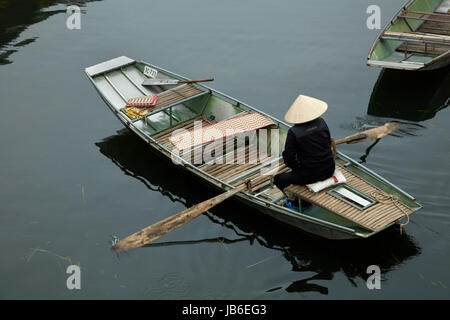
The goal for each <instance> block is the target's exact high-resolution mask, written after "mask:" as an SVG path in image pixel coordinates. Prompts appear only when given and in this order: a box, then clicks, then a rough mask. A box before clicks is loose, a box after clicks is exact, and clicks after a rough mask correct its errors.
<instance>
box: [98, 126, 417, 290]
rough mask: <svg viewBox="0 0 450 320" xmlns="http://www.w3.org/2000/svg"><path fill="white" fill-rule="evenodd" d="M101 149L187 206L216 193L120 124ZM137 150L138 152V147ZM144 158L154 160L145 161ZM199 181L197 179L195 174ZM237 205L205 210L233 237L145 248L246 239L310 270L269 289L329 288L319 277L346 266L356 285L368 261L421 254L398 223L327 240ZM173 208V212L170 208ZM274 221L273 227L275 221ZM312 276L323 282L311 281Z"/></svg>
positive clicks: (393, 262)
mask: <svg viewBox="0 0 450 320" xmlns="http://www.w3.org/2000/svg"><path fill="white" fill-rule="evenodd" d="M96 145H97V146H98V147H99V149H100V152H101V153H102V154H103V155H105V156H106V157H108V158H109V159H111V161H113V162H114V164H116V165H117V166H118V167H119V168H120V169H121V170H122V171H123V173H124V174H125V175H128V176H131V177H134V178H136V179H138V180H139V181H141V182H142V183H143V184H144V185H145V186H146V187H147V188H149V189H151V190H153V191H158V192H160V193H161V194H162V195H163V196H165V197H168V198H169V199H170V200H171V201H177V202H180V203H182V204H183V205H185V206H186V207H190V206H192V205H194V204H196V203H198V202H201V201H203V200H205V198H208V197H211V196H213V195H215V193H214V192H213V191H210V190H211V189H210V188H208V187H207V185H206V184H204V186H202V185H200V187H199V188H186V187H185V185H184V184H180V183H178V181H180V179H183V180H184V179H187V181H189V180H188V179H196V178H195V177H194V176H191V175H190V174H189V173H187V172H185V171H182V170H179V169H176V170H174V165H173V164H172V163H171V162H170V161H167V160H163V159H162V158H160V157H159V156H158V155H157V154H155V153H153V152H152V150H151V148H149V147H148V146H147V145H146V144H145V143H144V142H143V141H141V139H139V138H138V137H136V136H135V135H134V134H133V133H132V132H129V131H127V130H121V131H119V132H118V134H116V135H113V136H110V137H108V138H105V139H103V141H101V142H98V143H96ZM136 150H139V154H138V153H136ZM148 163H152V164H153V165H151V166H149V165H148ZM198 181H199V182H201V181H200V180H198ZM236 206H242V204H241V203H240V202H238V201H235V200H233V199H230V200H228V201H227V202H224V203H222V204H221V205H219V206H217V207H215V208H214V209H212V210H210V211H209V212H206V213H205V215H206V216H207V217H208V218H209V220H210V221H211V222H213V223H217V224H220V225H222V226H223V227H225V228H228V229H231V230H233V231H234V233H235V234H236V238H234V239H227V238H221V237H219V238H209V239H201V240H189V239H186V241H175V242H158V243H151V244H148V245H146V246H145V248H151V247H155V246H158V247H159V246H186V245H193V244H197V243H203V242H222V243H225V244H229V245H232V244H233V243H237V242H248V243H249V244H250V245H256V244H258V245H261V246H263V247H266V248H269V249H271V250H275V251H279V252H281V253H282V256H283V257H284V258H285V259H286V260H287V261H289V263H290V264H291V265H292V271H294V272H313V273H315V274H314V275H313V276H311V277H306V278H305V277H304V276H303V278H301V279H299V280H297V281H294V282H293V283H291V284H290V285H288V286H283V287H275V288H267V292H272V291H277V290H286V291H287V292H312V291H314V292H318V293H321V294H328V288H327V287H326V286H324V284H323V280H332V279H333V276H334V273H335V272H341V271H342V272H344V273H345V275H346V277H347V279H348V280H349V281H350V282H351V283H352V284H353V285H354V286H357V281H358V278H359V279H367V277H368V276H369V275H368V274H367V273H366V271H367V267H368V266H370V265H378V266H379V267H380V269H381V272H382V274H386V273H388V272H390V271H391V270H393V269H394V268H395V267H396V266H397V265H398V264H400V263H403V262H404V261H405V260H408V259H411V258H412V257H414V256H416V255H418V254H420V252H421V250H420V248H418V247H417V246H416V245H415V244H414V242H413V241H412V239H411V238H410V237H409V236H408V235H407V234H405V232H404V233H403V234H402V235H400V234H399V232H398V229H397V228H390V229H388V230H386V231H385V232H383V233H382V235H379V234H377V235H375V236H373V237H371V238H369V239H364V240H349V241H345V240H341V241H330V240H326V239H323V238H316V237H313V236H310V235H308V234H306V233H303V232H300V231H298V230H297V229H294V228H292V227H289V226H285V225H282V224H280V223H278V222H276V221H274V220H273V219H271V218H270V217H267V216H265V215H263V214H259V213H258V212H257V211H256V210H254V209H252V208H250V207H246V209H245V210H246V212H247V213H248V214H245V215H242V214H239V213H238V212H236ZM174 213H175V212H174ZM275 224H276V227H274V225H275ZM315 280H322V281H320V283H321V284H316V283H314V281H315Z"/></svg>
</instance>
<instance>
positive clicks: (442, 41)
mask: <svg viewBox="0 0 450 320" xmlns="http://www.w3.org/2000/svg"><path fill="white" fill-rule="evenodd" d="M449 10H450V0H444V1H442V0H430V1H412V3H411V4H410V5H409V6H408V7H406V9H402V11H401V12H400V13H399V14H398V15H397V17H396V19H395V20H394V21H392V23H391V25H390V26H389V27H388V28H386V30H384V32H383V33H382V34H381V35H380V37H379V42H378V44H377V45H376V47H375V48H374V50H373V53H374V55H373V56H372V59H371V62H372V63H375V61H374V60H383V61H385V62H390V63H393V65H394V64H395V63H403V64H405V63H412V64H414V63H421V64H427V63H429V62H431V61H432V60H434V59H435V58H437V57H439V56H441V55H443V54H445V53H447V52H448V51H449V50H450V13H449ZM412 68H413V67H412Z"/></svg>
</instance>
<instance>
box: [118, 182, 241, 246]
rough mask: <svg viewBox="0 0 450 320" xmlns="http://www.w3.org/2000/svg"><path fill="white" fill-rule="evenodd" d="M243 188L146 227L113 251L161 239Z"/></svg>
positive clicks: (121, 242)
mask: <svg viewBox="0 0 450 320" xmlns="http://www.w3.org/2000/svg"><path fill="white" fill-rule="evenodd" d="M242 189H243V188H242V187H241V188H235V189H233V190H230V191H227V192H225V193H222V194H220V195H218V196H216V197H214V198H211V199H208V200H206V201H203V202H201V203H199V204H196V205H195V206H192V207H190V208H188V209H186V210H184V211H182V212H180V213H177V214H175V215H173V216H171V217H168V218H166V219H164V220H161V221H159V222H157V223H155V224H152V225H151V226H148V227H146V228H144V229H142V230H140V231H138V232H136V233H134V234H132V235H130V236H128V237H126V238H125V239H122V240H120V241H119V242H117V243H116V244H115V245H114V246H113V249H114V250H116V251H127V250H130V249H133V248H137V247H141V246H143V245H145V244H147V243H150V242H152V241H154V240H157V239H159V238H161V237H162V236H164V235H166V234H168V233H169V232H171V231H173V230H175V229H177V228H179V227H181V226H183V225H185V224H187V223H188V222H190V221H191V220H193V219H195V218H196V217H198V216H200V215H201V214H202V213H203V212H205V211H207V210H209V209H211V208H212V207H214V206H216V205H218V204H219V203H221V202H222V201H224V200H226V199H228V198H230V197H232V196H233V195H235V194H236V193H238V192H240V191H241V190H242Z"/></svg>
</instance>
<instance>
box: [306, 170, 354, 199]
mask: <svg viewBox="0 0 450 320" xmlns="http://www.w3.org/2000/svg"><path fill="white" fill-rule="evenodd" d="M345 182H347V179H345V177H344V175H343V174H342V172H341V171H339V170H338V169H336V171H334V173H333V176H332V177H331V178H328V179H326V180H323V181H319V182H315V183H311V184H307V185H306V186H307V187H308V189H309V191H311V192H314V193H317V192H320V191H322V190H323V189H326V188H328V187H331V186H334V185H338V184H341V183H345Z"/></svg>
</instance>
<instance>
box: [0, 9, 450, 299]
mask: <svg viewBox="0 0 450 320" xmlns="http://www.w3.org/2000/svg"><path fill="white" fill-rule="evenodd" d="M402 2H403V1H402V0H396V1H388V0H376V1H365V0H364V1H349V0H347V1H339V2H337V1H332V0H326V1H294V0H289V1H287V0H286V1H279V2H273V1H266V0H258V1H256V0H249V1H245V2H244V3H243V2H242V1H235V0H231V1H214V0H213V1H210V0H208V1H206V0H191V1H182V0H171V1H164V2H163V1H145V2H144V1H137V0H129V1H119V0H105V1H95V2H90V1H74V2H69V1H45V2H44V1H0V5H1V6H0V12H1V13H0V29H1V33H0V64H1V65H0V97H1V116H0V150H1V157H0V161H1V166H0V203H1V207H0V208H1V214H0V298H4V299H5V298H6V299H15V298H44V299H45V298H62V299H73V298H75V299H76V298H88V299H89V298H136V299H141V298H144V299H186V298H193V299H222V298H237V299H240V298H243V299H302V298H306V299H328V298H333V299H400V298H401V299H403V298H413V299H430V298H437V299H442V298H444V299H448V298H449V297H450V294H449V290H450V288H449V287H450V276H449V274H448V270H449V266H450V256H449V255H450V251H449V247H450V237H449V229H450V210H449V209H450V201H449V200H450V199H449V198H450V196H449V195H450V183H449V169H450V167H449V163H450V161H449V160H450V129H449V126H448V123H449V121H450V113H449V110H448V108H447V109H446V108H445V104H446V101H447V103H448V98H449V96H450V93H449V91H450V83H449V80H450V78H449V69H448V68H447V69H444V70H440V71H438V72H428V73H424V74H423V75H422V74H417V75H411V74H409V73H405V72H390V71H386V72H383V73H380V69H374V68H369V67H366V66H365V57H366V55H367V52H368V50H369V48H370V46H371V44H372V42H373V40H374V39H375V37H376V35H377V33H378V31H377V30H368V29H367V28H366V18H367V14H366V8H367V6H368V5H369V4H377V5H379V6H380V7H381V9H382V12H381V13H382V23H385V22H386V21H387V20H388V19H389V18H390V17H391V16H392V15H393V14H394V13H395V11H396V10H397V9H398V8H399V7H400V6H401V4H402ZM30 3H31V4H30ZM75 3H77V4H79V5H82V11H83V14H82V17H81V30H68V29H67V28H66V19H67V17H68V16H67V15H66V13H65V10H66V6H67V4H75ZM119 55H127V56H129V57H131V58H134V59H142V60H145V61H148V62H152V63H154V64H156V65H159V66H162V67H164V68H167V69H169V70H172V71H174V72H177V73H179V74H183V75H186V76H188V77H190V78H201V77H206V76H214V77H215V79H216V80H215V82H214V83H213V87H215V88H217V89H218V90H220V91H223V92H225V93H228V94H230V95H232V96H235V97H237V98H238V99H240V100H243V101H245V102H247V103H249V104H251V105H254V106H256V107H258V108H260V109H261V110H263V111H265V112H268V113H270V114H273V115H275V116H277V117H279V118H282V117H283V115H284V112H285V111H286V109H287V107H288V106H289V105H290V104H291V103H292V101H293V100H294V99H295V97H296V96H297V95H298V94H300V93H303V94H307V95H311V96H314V97H317V98H320V99H323V100H325V101H327V102H328V103H329V109H328V111H327V113H326V114H325V116H324V117H325V119H326V121H327V122H328V124H329V127H330V128H331V131H332V134H333V136H334V137H336V138H340V137H344V136H347V135H349V134H352V133H354V132H355V131H357V130H359V129H362V128H366V127H370V126H372V125H380V124H383V123H384V122H386V121H388V120H390V119H391V118H392V117H393V118H396V119H398V120H399V121H400V122H401V125H400V130H399V131H398V132H396V133H395V134H394V135H392V136H388V137H386V138H384V139H382V140H381V141H380V142H378V143H377V144H376V145H375V146H371V145H370V144H368V143H366V144H355V145H345V146H342V148H341V150H342V151H344V152H345V153H346V154H348V155H350V156H352V157H354V158H355V159H360V160H361V161H365V163H366V165H367V166H368V167H370V168H372V169H374V170H375V171H377V172H378V173H379V174H381V175H383V176H384V177H386V178H387V179H388V180H391V181H392V182H394V183H395V184H397V185H398V186H399V187H401V188H403V189H405V190H406V191H408V192H409V193H411V194H413V195H415V196H416V197H417V199H418V201H419V202H420V203H421V204H422V205H423V206H424V208H423V209H422V210H420V211H419V212H418V213H416V214H414V215H412V217H411V222H410V223H409V224H408V226H407V227H406V228H405V232H404V233H403V235H400V234H399V233H398V230H396V229H390V230H387V231H386V232H383V233H381V234H379V235H377V236H375V237H373V238H371V239H368V240H367V241H351V242H332V241H326V240H321V239H317V238H313V237H311V236H309V235H306V234H304V233H301V232H298V231H296V230H293V229H289V228H288V229H286V227H285V226H283V225H280V224H277V223H274V221H272V220H270V219H267V218H264V217H262V216H261V215H259V214H258V212H256V211H254V210H251V209H249V208H246V207H242V206H240V205H239V204H238V203H237V202H234V201H233V200H230V201H229V202H226V203H224V204H222V205H221V206H219V207H217V208H215V209H213V210H211V211H210V212H207V213H206V214H204V215H202V216H201V217H199V218H197V219H196V220H194V221H192V222H191V223H190V224H188V225H186V226H184V227H183V228H181V229H179V230H177V231H175V232H173V233H171V234H168V235H167V236H165V237H164V238H162V239H160V240H159V241H158V243H156V244H153V245H151V246H147V247H144V248H141V249H138V250H134V251H132V252H130V253H129V254H122V255H120V256H117V255H116V254H115V253H114V252H112V251H111V250H110V245H111V238H112V236H117V237H119V238H121V237H125V236H126V235H128V234H130V233H133V232H135V231H137V230H139V229H141V228H142V227H144V226H146V225H149V224H151V223H153V222H156V221H158V220H160V219H163V218H165V217H167V216H169V215H171V214H173V213H176V212H178V211H180V210H182V209H184V208H185V207H187V206H190V205H193V204H195V203H197V202H199V201H201V200H204V199H206V198H207V197H210V196H213V195H214V193H213V191H212V190H210V189H209V188H208V187H207V186H205V185H203V184H201V183H200V182H199V181H197V180H194V179H192V177H190V176H187V175H186V174H184V173H183V172H180V171H177V170H176V169H174V167H173V166H172V165H171V163H170V162H168V161H162V160H161V159H160V158H159V157H158V156H156V155H155V154H153V153H152V152H151V151H150V149H149V147H147V146H146V145H145V144H144V143H143V142H141V141H140V140H139V138H137V137H135V136H134V135H133V134H131V133H130V132H128V131H126V130H123V129H122V126H121V124H120V123H119V122H118V121H117V120H116V119H115V117H114V116H113V115H112V114H111V113H110V112H109V111H108V110H107V108H106V106H105V104H104V103H103V102H102V101H101V99H100V98H99V97H98V95H97V93H96V92H95V90H94V89H93V87H92V86H91V84H90V82H89V81H88V79H87V78H86V76H85V75H84V72H83V70H84V68H85V67H87V66H90V65H93V64H95V63H98V62H100V61H104V60H107V59H110V58H113V57H116V56H119ZM77 263H79V264H80V266H81V268H82V269H81V286H82V289H81V290H78V291H77V290H72V291H71V290H68V289H67V288H66V279H67V276H68V275H67V274H66V268H67V266H68V265H70V264H77ZM372 264H377V265H379V266H380V267H381V270H382V282H381V290H368V289H367V287H366V284H365V282H366V279H367V276H368V275H367V274H366V268H367V267H368V266H369V265H372Z"/></svg>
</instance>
